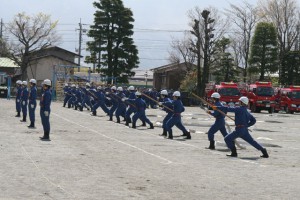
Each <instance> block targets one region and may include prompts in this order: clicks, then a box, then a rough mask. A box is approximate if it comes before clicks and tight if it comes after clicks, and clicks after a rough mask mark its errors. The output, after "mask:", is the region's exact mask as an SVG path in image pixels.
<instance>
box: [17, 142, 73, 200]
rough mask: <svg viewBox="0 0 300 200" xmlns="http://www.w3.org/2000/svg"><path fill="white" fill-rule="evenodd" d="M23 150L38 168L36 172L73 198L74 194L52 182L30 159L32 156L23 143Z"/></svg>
mask: <svg viewBox="0 0 300 200" xmlns="http://www.w3.org/2000/svg"><path fill="white" fill-rule="evenodd" d="M21 147H22V150H23V152H24V153H25V154H26V156H27V157H28V158H29V160H30V161H31V163H32V164H33V165H34V166H35V168H36V169H37V170H38V172H39V173H40V174H41V176H42V177H43V178H44V179H45V180H46V181H47V182H48V183H49V184H50V185H52V186H54V187H56V188H59V189H61V190H62V191H64V192H65V193H66V194H68V195H70V196H71V197H73V198H75V196H74V195H73V194H71V193H70V192H68V191H66V190H65V189H64V188H63V187H61V186H60V185H56V184H55V183H54V182H52V181H51V180H50V179H49V178H48V177H47V176H46V175H45V174H44V173H43V172H42V170H41V169H40V168H39V166H38V165H37V164H36V163H35V162H34V160H33V159H32V157H31V156H30V155H29V153H28V152H27V151H26V149H25V148H24V146H23V145H21Z"/></svg>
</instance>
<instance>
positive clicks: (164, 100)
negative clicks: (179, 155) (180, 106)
mask: <svg viewBox="0 0 300 200" xmlns="http://www.w3.org/2000/svg"><path fill="white" fill-rule="evenodd" d="M168 95H169V94H168V91H167V90H162V91H161V92H160V97H161V100H162V102H160V103H159V105H160V106H164V107H163V110H164V111H165V112H166V113H167V115H166V116H165V118H164V119H163V125H162V128H163V133H162V134H161V136H167V129H166V124H167V122H168V121H169V119H170V118H171V117H172V115H173V112H172V110H173V104H172V100H171V99H170V98H169V97H168ZM166 107H167V108H166ZM168 108H169V109H168Z"/></svg>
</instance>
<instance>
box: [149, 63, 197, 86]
mask: <svg viewBox="0 0 300 200" xmlns="http://www.w3.org/2000/svg"><path fill="white" fill-rule="evenodd" d="M195 68H196V65H194V64H191V63H185V62H183V63H172V64H168V65H164V66H161V67H157V68H153V69H151V71H153V87H154V88H156V89H157V90H161V89H173V90H178V89H179V88H180V83H181V81H182V80H183V79H184V78H185V75H186V73H187V71H188V70H190V69H195Z"/></svg>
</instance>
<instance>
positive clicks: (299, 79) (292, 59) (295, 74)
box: [281, 51, 300, 85]
mask: <svg viewBox="0 0 300 200" xmlns="http://www.w3.org/2000/svg"><path fill="white" fill-rule="evenodd" d="M283 65H284V68H285V69H286V70H285V71H282V72H281V73H282V74H281V78H282V82H283V83H284V84H285V85H300V51H290V52H288V53H286V55H285V57H284V59H283Z"/></svg>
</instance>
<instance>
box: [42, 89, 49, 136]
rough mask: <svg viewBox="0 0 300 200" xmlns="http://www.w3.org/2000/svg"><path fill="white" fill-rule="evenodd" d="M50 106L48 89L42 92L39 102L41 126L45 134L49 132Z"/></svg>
mask: <svg viewBox="0 0 300 200" xmlns="http://www.w3.org/2000/svg"><path fill="white" fill-rule="evenodd" d="M50 105H51V92H50V89H47V90H45V91H44V93H43V95H42V97H41V101H40V106H41V109H40V115H41V119H42V125H43V129H44V131H45V132H50V120H49V119H50V112H51V109H50Z"/></svg>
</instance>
